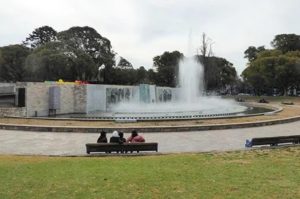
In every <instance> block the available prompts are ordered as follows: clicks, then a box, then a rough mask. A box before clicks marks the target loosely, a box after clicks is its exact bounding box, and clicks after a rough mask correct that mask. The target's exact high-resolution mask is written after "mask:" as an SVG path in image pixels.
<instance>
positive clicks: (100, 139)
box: [97, 131, 107, 143]
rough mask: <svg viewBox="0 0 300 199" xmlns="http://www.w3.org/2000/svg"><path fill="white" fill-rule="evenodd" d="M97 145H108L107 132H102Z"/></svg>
mask: <svg viewBox="0 0 300 199" xmlns="http://www.w3.org/2000/svg"><path fill="white" fill-rule="evenodd" d="M97 143H107V137H106V132H105V131H101V133H100V136H99V138H98V140H97Z"/></svg>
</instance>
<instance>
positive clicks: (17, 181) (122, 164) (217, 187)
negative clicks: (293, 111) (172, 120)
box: [0, 147, 300, 199]
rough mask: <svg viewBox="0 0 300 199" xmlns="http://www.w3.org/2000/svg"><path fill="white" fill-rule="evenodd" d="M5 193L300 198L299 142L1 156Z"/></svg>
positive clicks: (0, 182) (1, 191) (0, 192)
mask: <svg viewBox="0 0 300 199" xmlns="http://www.w3.org/2000/svg"><path fill="white" fill-rule="evenodd" d="M0 198H1V199H8V198H39V199H40V198H51V199H56V198H272V199H273V198H300V147H291V148H281V149H270V150H251V151H240V152H228V153H199V154H176V155H158V156H134V157H132V156H131V157H128V156H126V157H125V156H124V157H34V156H33V157H32V156H0Z"/></svg>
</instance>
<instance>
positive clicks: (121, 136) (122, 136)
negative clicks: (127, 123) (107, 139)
mask: <svg viewBox="0 0 300 199" xmlns="http://www.w3.org/2000/svg"><path fill="white" fill-rule="evenodd" d="M119 136H120V140H121V142H126V139H125V138H124V133H123V132H121V131H120V132H119Z"/></svg>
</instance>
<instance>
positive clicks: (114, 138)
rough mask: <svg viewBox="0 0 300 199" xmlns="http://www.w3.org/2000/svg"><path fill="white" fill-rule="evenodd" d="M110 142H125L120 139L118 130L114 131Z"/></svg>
mask: <svg viewBox="0 0 300 199" xmlns="http://www.w3.org/2000/svg"><path fill="white" fill-rule="evenodd" d="M109 142H110V143H119V144H122V143H123V141H122V140H121V139H120V136H119V133H118V131H114V132H113V133H112V136H111V138H110V139H109Z"/></svg>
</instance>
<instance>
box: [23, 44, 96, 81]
mask: <svg viewBox="0 0 300 199" xmlns="http://www.w3.org/2000/svg"><path fill="white" fill-rule="evenodd" d="M25 69H26V79H27V80H29V81H45V80H58V79H64V80H69V81H74V80H92V79H93V78H96V76H97V73H98V68H97V66H96V64H95V63H94V61H93V59H92V58H91V57H90V56H89V55H87V54H85V53H84V52H83V51H81V50H79V49H74V48H72V47H70V46H67V45H65V44H64V43H62V42H48V43H47V44H45V45H43V46H41V47H39V48H37V49H35V50H34V51H33V52H32V53H31V54H30V56H28V58H27V60H26V67H25Z"/></svg>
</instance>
